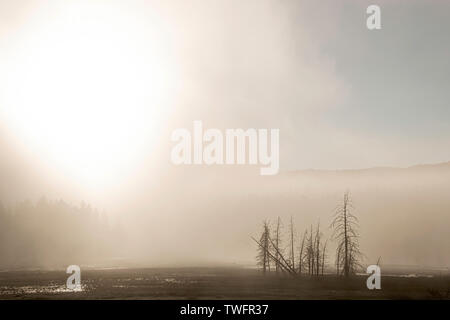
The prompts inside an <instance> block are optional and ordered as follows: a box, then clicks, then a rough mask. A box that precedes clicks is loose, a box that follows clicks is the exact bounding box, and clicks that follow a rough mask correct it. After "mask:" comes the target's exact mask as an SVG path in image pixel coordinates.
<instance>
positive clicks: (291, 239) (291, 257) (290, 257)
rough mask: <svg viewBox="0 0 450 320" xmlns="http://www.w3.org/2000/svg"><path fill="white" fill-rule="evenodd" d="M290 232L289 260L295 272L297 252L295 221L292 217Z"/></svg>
mask: <svg viewBox="0 0 450 320" xmlns="http://www.w3.org/2000/svg"><path fill="white" fill-rule="evenodd" d="M289 231H290V255H289V259H290V261H291V265H292V269H294V270H295V252H294V221H293V219H292V216H291V223H290V225H289Z"/></svg>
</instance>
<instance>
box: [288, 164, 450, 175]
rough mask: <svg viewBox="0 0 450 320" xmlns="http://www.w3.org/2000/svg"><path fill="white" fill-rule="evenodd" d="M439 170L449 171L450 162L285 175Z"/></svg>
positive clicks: (313, 170) (296, 172)
mask: <svg viewBox="0 0 450 320" xmlns="http://www.w3.org/2000/svg"><path fill="white" fill-rule="evenodd" d="M439 169H449V170H450V161H447V162H439V163H434V164H417V165H413V166H410V167H372V168H362V169H335V170H333V169H303V170H292V171H285V172H284V173H285V174H301V173H318V174H320V173H338V174H339V173H372V172H377V173H380V172H393V171H410V170H414V171H416V170H439Z"/></svg>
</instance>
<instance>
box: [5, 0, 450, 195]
mask: <svg viewBox="0 0 450 320" xmlns="http://www.w3.org/2000/svg"><path fill="white" fill-rule="evenodd" d="M372 3H373V1H370V2H367V1H339V2H337V1H325V0H322V1H294V0H293V1H286V0H284V1H267V0H262V1H260V0H258V1H256V0H251V1H237V0H232V1H199V0H196V1H189V2H186V1H127V2H126V3H125V2H122V1H63V2H62V1H46V2H43V1H2V0H0V70H1V71H0V121H1V122H0V129H1V130H0V133H1V134H2V135H3V138H2V140H3V141H6V142H5V143H8V144H9V145H10V146H11V147H12V148H13V149H17V150H19V151H18V152H19V154H20V152H23V153H22V156H18V155H13V153H8V154H6V155H3V154H2V160H1V161H3V162H4V163H5V162H7V160H6V159H5V158H8V156H9V157H10V158H11V159H12V160H11V161H13V162H15V159H16V157H22V158H24V157H25V159H26V160H29V161H30V162H33V163H38V162H42V163H44V165H46V166H47V167H48V168H50V170H54V171H56V172H58V173H60V176H61V175H62V176H64V177H67V178H69V179H75V180H77V179H79V180H80V181H89V183H90V184H92V185H93V188H102V187H104V185H105V184H109V185H110V184H111V183H112V182H114V181H115V180H116V179H117V178H118V177H120V178H121V177H125V176H128V175H129V174H131V172H132V171H133V172H136V171H137V172H142V171H143V170H147V166H151V163H153V162H155V161H156V160H155V159H159V160H160V161H162V162H165V165H168V163H167V162H168V158H169V154H168V148H167V146H168V145H169V144H170V132H171V131H172V130H173V129H175V128H177V127H181V126H182V127H189V128H190V127H191V126H192V121H193V120H202V121H203V123H204V126H205V127H218V128H236V127H242V128H248V127H254V128H280V148H281V155H280V164H281V169H282V170H283V169H284V170H286V169H288V170H291V169H305V168H318V169H339V168H362V167H372V166H410V165H414V164H418V163H433V162H443V161H448V160H449V159H450V148H448V141H449V139H450V122H449V121H448V119H449V116H450V108H449V107H448V102H447V101H449V96H450V82H449V75H450V65H449V62H448V52H449V42H448V30H450V19H448V17H449V12H450V3H448V2H445V1H378V2H376V4H379V5H380V6H381V10H382V13H381V15H382V29H381V30H376V31H369V30H368V29H367V28H366V17H367V15H366V13H365V10H366V7H367V6H368V5H369V4H372ZM163 146H166V147H163ZM4 150H7V149H5V148H4ZM29 154H33V156H32V158H31V157H29V156H26V155H29ZM161 159H162V160H161ZM152 161H153V162H152ZM130 168H132V169H130ZM141 168H142V170H141ZM80 177H81V178H80ZM92 177H95V179H94V178H92ZM83 179H84V180H83ZM106 180H107V181H106ZM99 181H101V183H99ZM105 181H106V182H105Z"/></svg>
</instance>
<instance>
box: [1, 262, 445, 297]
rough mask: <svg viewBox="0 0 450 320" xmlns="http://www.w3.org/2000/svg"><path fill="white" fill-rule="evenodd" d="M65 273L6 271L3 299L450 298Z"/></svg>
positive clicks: (391, 283) (271, 279)
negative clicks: (72, 282) (74, 280)
mask: <svg viewBox="0 0 450 320" xmlns="http://www.w3.org/2000/svg"><path fill="white" fill-rule="evenodd" d="M68 276H69V275H68V274H66V273H65V270H61V271H58V270H54V271H3V272H0V299H450V276H449V275H436V276H430V277H401V276H382V278H381V290H368V289H367V286H366V279H367V276H365V275H359V276H354V277H352V278H351V279H343V278H338V277H336V276H334V275H325V276H322V277H318V278H311V277H309V276H302V277H297V278H293V277H291V276H280V275H278V276H277V275H269V276H262V275H261V273H260V272H258V271H256V270H251V269H244V268H139V269H137V268H133V269H101V270H84V271H82V273H81V285H82V287H81V290H80V291H72V290H69V289H68V288H67V287H66V280H67V278H68Z"/></svg>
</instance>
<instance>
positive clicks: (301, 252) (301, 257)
mask: <svg viewBox="0 0 450 320" xmlns="http://www.w3.org/2000/svg"><path fill="white" fill-rule="evenodd" d="M307 235H308V229H306V230H305V231H304V232H303V237H302V243H301V245H300V248H299V256H298V274H299V275H302V271H303V269H304V268H303V266H304V264H305V257H304V255H305V240H306V236H307Z"/></svg>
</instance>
